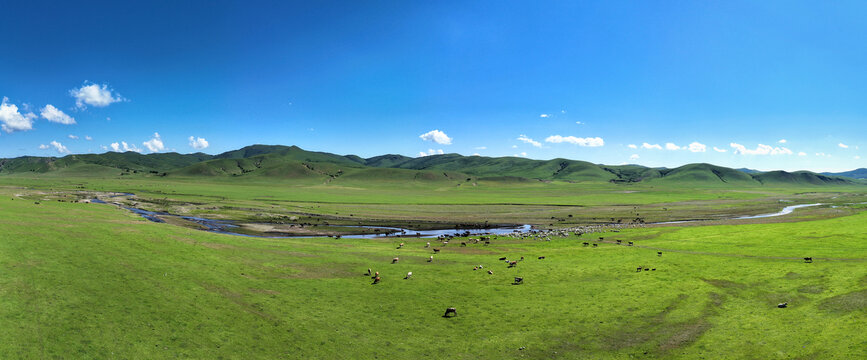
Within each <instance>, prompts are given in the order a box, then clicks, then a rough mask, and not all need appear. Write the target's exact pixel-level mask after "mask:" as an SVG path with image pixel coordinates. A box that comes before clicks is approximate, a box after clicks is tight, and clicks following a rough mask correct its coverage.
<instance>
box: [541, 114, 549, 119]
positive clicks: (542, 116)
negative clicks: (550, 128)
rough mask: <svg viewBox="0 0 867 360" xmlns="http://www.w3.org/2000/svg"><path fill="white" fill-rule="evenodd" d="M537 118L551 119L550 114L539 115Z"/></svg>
mask: <svg viewBox="0 0 867 360" xmlns="http://www.w3.org/2000/svg"><path fill="white" fill-rule="evenodd" d="M539 117H540V118H549V117H551V114H542V115H539Z"/></svg>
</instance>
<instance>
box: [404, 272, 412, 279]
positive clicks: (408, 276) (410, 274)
mask: <svg viewBox="0 0 867 360" xmlns="http://www.w3.org/2000/svg"><path fill="white" fill-rule="evenodd" d="M411 277H412V271H410V272H408V273H406V277H404V279H409V278H411Z"/></svg>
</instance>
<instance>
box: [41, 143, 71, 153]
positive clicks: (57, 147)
mask: <svg viewBox="0 0 867 360" xmlns="http://www.w3.org/2000/svg"><path fill="white" fill-rule="evenodd" d="M50 144H51V147H53V148H54V150H57V152H58V153H61V154H69V149H67V148H66V146H63V144H61V143H59V142H57V141H52V142H51V143H50ZM39 148H40V149H47V148H48V146H46V145H40V146H39Z"/></svg>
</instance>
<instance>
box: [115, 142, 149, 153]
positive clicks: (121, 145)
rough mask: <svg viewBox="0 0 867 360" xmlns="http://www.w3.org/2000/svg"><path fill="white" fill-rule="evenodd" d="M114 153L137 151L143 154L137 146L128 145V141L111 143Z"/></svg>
mask: <svg viewBox="0 0 867 360" xmlns="http://www.w3.org/2000/svg"><path fill="white" fill-rule="evenodd" d="M110 147H111V150H112V151H116V152H121V151H124V152H126V151H135V152H137V153H140V152H142V150H141V149H139V148H138V147H136V146H135V144H127V143H126V141H121V142H120V143H111V145H110Z"/></svg>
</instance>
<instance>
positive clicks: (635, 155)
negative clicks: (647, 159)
mask: <svg viewBox="0 0 867 360" xmlns="http://www.w3.org/2000/svg"><path fill="white" fill-rule="evenodd" d="M639 157H640V156H638V154H632V156H630V157H629V160H638V158H639Z"/></svg>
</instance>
